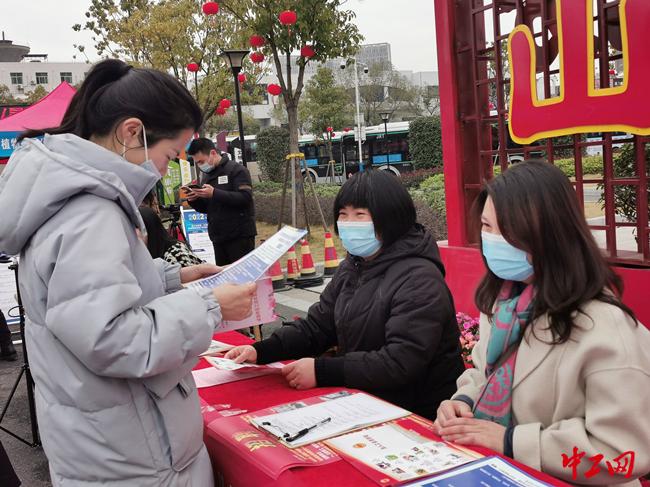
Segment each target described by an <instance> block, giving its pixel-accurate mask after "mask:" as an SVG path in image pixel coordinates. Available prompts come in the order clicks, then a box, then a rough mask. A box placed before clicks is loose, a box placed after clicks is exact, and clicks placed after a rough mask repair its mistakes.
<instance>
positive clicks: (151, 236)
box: [138, 206, 203, 267]
mask: <svg viewBox="0 0 650 487" xmlns="http://www.w3.org/2000/svg"><path fill="white" fill-rule="evenodd" d="M138 209H139V210H140V215H142V220H143V221H144V226H145V228H146V229H147V236H146V237H144V238H145V243H146V244H147V249H149V253H150V254H151V257H153V258H154V259H163V260H165V261H166V262H168V263H170V264H179V265H180V266H181V267H190V266H193V265H198V264H202V263H203V261H202V260H201V259H199V258H198V257H197V256H196V255H195V254H194V252H192V249H190V248H189V246H188V245H187V244H186V243H185V242H181V241H180V240H176V239H175V238H173V237H172V236H170V235H169V233H168V232H167V230H165V227H163V224H162V222H161V221H160V217H159V216H158V214H157V213H156V212H155V211H154V210H153V209H151V208H149V207H147V206H140V208H138Z"/></svg>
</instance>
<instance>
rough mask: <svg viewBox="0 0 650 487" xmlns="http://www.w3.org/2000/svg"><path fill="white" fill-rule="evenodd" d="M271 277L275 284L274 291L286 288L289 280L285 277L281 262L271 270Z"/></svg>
mask: <svg viewBox="0 0 650 487" xmlns="http://www.w3.org/2000/svg"><path fill="white" fill-rule="evenodd" d="M269 276H271V281H272V282H273V289H275V290H278V289H284V288H285V287H286V285H287V280H286V279H285V277H284V272H282V267H280V261H279V260H278V261H276V262H275V264H273V265H272V266H271V268H270V269H269Z"/></svg>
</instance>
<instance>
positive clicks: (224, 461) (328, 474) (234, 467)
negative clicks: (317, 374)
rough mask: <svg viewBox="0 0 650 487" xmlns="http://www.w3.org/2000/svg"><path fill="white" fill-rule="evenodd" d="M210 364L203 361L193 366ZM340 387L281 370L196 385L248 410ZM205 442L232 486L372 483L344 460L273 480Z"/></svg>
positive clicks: (211, 397)
mask: <svg viewBox="0 0 650 487" xmlns="http://www.w3.org/2000/svg"><path fill="white" fill-rule="evenodd" d="M214 338H215V340H219V341H221V342H225V343H230V344H233V345H244V344H248V343H251V340H250V339H248V338H246V337H245V336H243V335H241V334H239V333H236V332H229V333H223V334H220V335H215V337H214ZM206 366H209V365H208V364H207V362H206V361H205V360H201V361H200V362H199V364H198V365H197V368H204V367H206ZM337 390H340V388H339V387H329V388H318V389H311V390H305V391H297V390H295V389H292V388H290V387H289V386H288V385H287V383H286V381H285V380H284V378H283V377H282V376H279V375H276V374H274V375H265V376H262V377H255V378H252V379H247V380H242V381H239V382H231V383H229V384H223V385H219V386H214V387H208V388H204V389H199V395H200V396H201V398H202V399H203V400H204V401H206V402H207V403H208V404H231V407H232V408H233V409H244V410H248V411H249V412H253V411H257V410H259V409H264V408H267V407H271V406H275V405H277V404H283V403H287V402H292V401H297V400H300V399H303V398H306V397H310V396H314V395H322V394H327V393H329V392H335V391H337ZM204 436H205V444H206V446H207V448H208V452H209V453H210V458H211V459H212V464H213V466H214V470H215V473H216V474H217V477H220V478H222V479H223V480H224V483H225V485H226V486H232V487H265V486H274V487H301V486H304V487H333V486H336V487H360V486H368V487H370V486H376V484H375V483H374V482H372V481H371V480H370V479H368V478H367V477H366V476H365V475H363V474H362V473H361V472H359V471H358V470H357V469H355V468H354V467H353V466H352V465H350V464H349V463H348V462H346V461H345V460H341V461H337V462H334V463H330V464H328V465H323V466H319V467H305V468H295V469H291V470H288V471H286V472H284V473H283V474H282V475H280V477H279V478H278V479H277V480H273V479H272V478H271V477H269V476H267V475H266V474H265V473H263V472H262V471H261V470H260V469H258V468H256V466H255V465H254V464H253V463H252V462H250V459H249V458H246V457H244V456H241V455H239V453H238V452H236V451H234V450H233V449H232V448H231V447H230V446H229V445H228V444H227V443H226V442H225V441H223V439H221V438H219V436H218V435H217V434H215V433H214V432H213V431H211V430H210V429H208V428H206V429H205V435H204ZM472 449H473V450H475V451H477V452H479V453H482V454H483V455H486V456H488V455H495V454H496V453H494V452H492V451H491V450H488V449H486V448H481V447H474V448H472ZM508 461H509V462H510V463H512V464H514V465H516V466H517V467H519V468H521V469H522V470H524V471H526V472H527V473H529V474H530V475H532V476H534V477H536V478H538V479H539V480H542V481H544V482H547V483H549V484H551V485H556V486H568V484H566V483H564V482H561V481H559V480H556V479H554V478H553V477H551V476H549V475H546V474H544V473H542V472H538V471H536V470H533V469H531V468H529V467H527V466H525V465H522V464H520V463H518V462H516V461H513V460H512V459H508Z"/></svg>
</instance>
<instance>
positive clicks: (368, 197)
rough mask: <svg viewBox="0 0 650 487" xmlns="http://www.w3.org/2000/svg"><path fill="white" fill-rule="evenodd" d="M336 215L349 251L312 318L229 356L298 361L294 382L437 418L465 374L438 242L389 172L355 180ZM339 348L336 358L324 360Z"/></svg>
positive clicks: (291, 369)
mask: <svg viewBox="0 0 650 487" xmlns="http://www.w3.org/2000/svg"><path fill="white" fill-rule="evenodd" d="M334 216H335V219H336V220H337V232H338V234H339V236H340V237H341V240H342V242H343V245H344V247H345V248H346V249H347V251H348V256H347V258H346V259H345V260H344V261H343V263H342V264H341V266H340V268H339V270H338V271H337V273H336V275H335V276H334V278H333V279H332V282H330V283H329V285H328V286H327V287H326V288H325V291H324V292H323V294H322V295H321V297H320V301H319V302H318V303H316V304H314V305H313V306H312V307H311V308H310V309H309V313H308V315H307V317H306V318H305V319H299V320H297V321H295V322H292V323H285V325H284V326H283V327H281V328H280V329H279V330H277V331H276V332H275V333H274V334H273V335H272V336H271V337H270V338H268V339H266V340H263V341H261V342H258V343H255V344H253V345H252V346H250V345H245V346H241V347H236V348H234V349H233V350H231V351H230V352H229V353H228V354H227V355H226V357H227V358H231V359H234V360H235V361H237V362H243V361H249V362H257V363H260V364H263V363H268V362H273V361H277V360H287V359H298V360H297V361H296V362H294V363H292V364H290V365H287V366H286V367H284V369H283V374H284V376H285V377H286V379H287V381H288V383H289V385H290V386H291V387H295V388H297V389H306V388H311V387H315V386H344V387H351V388H357V389H361V390H364V391H367V392H370V393H372V394H374V395H376V396H378V397H381V398H383V399H385V400H387V401H390V402H392V403H395V404H397V405H399V406H401V407H403V408H405V409H409V410H411V411H413V412H415V413H418V414H420V415H422V416H424V417H427V418H434V417H435V411H436V409H437V407H438V405H439V404H440V402H441V401H442V400H444V399H445V398H446V397H448V395H449V394H450V393H451V394H453V393H454V392H455V390H456V379H457V378H458V376H459V375H460V374H461V373H462V372H463V370H464V367H463V363H462V360H461V354H460V345H459V331H458V326H457V324H456V318H455V311H454V304H453V300H452V296H451V294H450V292H449V289H448V288H447V285H446V284H445V280H444V267H443V265H442V262H441V261H440V256H439V252H438V246H437V245H436V242H435V240H434V239H433V237H432V236H431V235H430V234H429V233H428V232H427V231H426V230H424V228H423V227H422V226H421V225H419V224H417V223H416V214H415V206H414V205H413V200H412V199H411V196H410V195H409V194H408V192H407V191H406V189H405V188H404V187H403V186H402V184H401V182H400V181H399V179H397V178H396V177H395V176H393V175H392V174H388V173H386V172H383V171H367V172H363V173H358V174H356V175H355V176H354V177H352V178H351V179H350V180H349V181H347V182H346V183H345V185H344V186H343V187H342V188H341V190H340V191H339V194H338V195H337V197H336V201H335V202H334ZM332 346H336V350H337V351H336V354H335V356H333V357H332V356H326V357H321V356H320V355H321V354H323V353H324V352H325V351H326V350H328V349H329V348H330V347H332ZM304 357H316V358H304Z"/></svg>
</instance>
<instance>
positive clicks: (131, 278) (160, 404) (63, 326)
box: [0, 134, 221, 487]
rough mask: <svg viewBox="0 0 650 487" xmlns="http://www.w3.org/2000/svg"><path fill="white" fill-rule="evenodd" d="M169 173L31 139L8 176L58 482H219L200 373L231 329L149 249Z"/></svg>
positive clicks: (7, 226) (14, 237)
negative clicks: (152, 216) (217, 336)
mask: <svg viewBox="0 0 650 487" xmlns="http://www.w3.org/2000/svg"><path fill="white" fill-rule="evenodd" d="M157 179H158V176H157V175H154V174H153V173H152V172H150V171H148V170H147V169H146V168H145V167H144V166H137V165H134V164H130V163H128V162H126V161H125V160H124V159H122V158H121V157H119V156H118V155H116V154H114V153H113V152H110V151H108V150H106V149H104V148H102V147H100V146H98V145H96V144H94V143H92V142H90V141H87V140H84V139H81V138H79V137H76V136H74V135H69V134H68V135H55V136H46V137H45V139H44V140H43V142H40V141H37V140H32V139H27V140H25V141H24V142H23V143H22V144H21V146H20V148H19V149H18V150H17V151H16V152H15V153H14V154H13V157H12V158H11V160H10V161H9V164H8V167H7V169H6V170H5V171H4V173H3V174H2V176H1V177H0V208H2V209H3V214H4V216H3V218H2V220H1V221H0V248H1V249H4V250H5V251H6V252H8V253H11V254H17V253H20V268H19V279H20V291H21V293H22V299H23V302H24V306H25V311H26V314H27V323H26V342H27V351H28V353H29V359H30V364H31V370H32V373H33V375H34V380H35V382H36V409H37V415H38V422H39V427H40V432H41V437H42V441H43V448H44V449H45V453H46V454H47V457H48V460H49V462H50V472H51V474H52V481H53V483H54V485H55V486H75V487H77V486H79V487H80V486H83V487H89V486H99V485H102V486H112V487H118V486H119V487H126V486H129V487H132V486H138V487H148V486H151V487H153V486H156V487H158V486H174V487H179V486H198V487H204V486H206V485H207V486H210V485H212V473H211V469H210V462H209V459H208V457H207V453H206V450H205V447H204V446H203V441H202V435H203V422H202V418H201V412H200V405H199V399H198V395H197V392H196V386H195V384H194V381H193V379H192V376H191V374H190V370H191V369H192V367H193V366H194V364H195V363H196V357H197V356H198V354H199V353H201V352H202V351H204V350H205V349H207V348H208V345H209V343H210V338H211V335H212V333H213V330H214V328H215V326H216V325H217V324H218V322H219V321H220V320H221V313H220V309H219V305H218V303H217V302H216V301H215V299H214V298H213V296H212V294H211V293H210V292H209V291H204V292H203V293H198V292H197V291H194V290H189V289H185V290H182V287H181V284H180V273H179V270H180V268H179V267H178V266H169V265H168V264H165V263H164V262H163V261H162V260H152V259H151V256H150V255H149V252H148V250H147V248H146V246H145V245H144V244H143V243H142V242H141V241H140V240H139V239H138V237H137V235H136V231H135V230H136V227H137V228H140V229H141V230H142V231H144V225H143V224H142V220H141V217H140V213H139V212H138V209H137V207H138V204H139V203H140V202H141V200H142V198H143V197H144V195H145V194H146V193H147V192H148V191H149V190H150V189H151V188H152V187H153V186H154V184H155V182H156V180H157Z"/></svg>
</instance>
